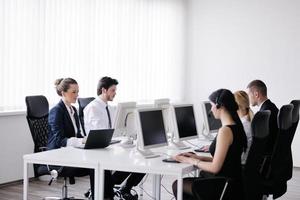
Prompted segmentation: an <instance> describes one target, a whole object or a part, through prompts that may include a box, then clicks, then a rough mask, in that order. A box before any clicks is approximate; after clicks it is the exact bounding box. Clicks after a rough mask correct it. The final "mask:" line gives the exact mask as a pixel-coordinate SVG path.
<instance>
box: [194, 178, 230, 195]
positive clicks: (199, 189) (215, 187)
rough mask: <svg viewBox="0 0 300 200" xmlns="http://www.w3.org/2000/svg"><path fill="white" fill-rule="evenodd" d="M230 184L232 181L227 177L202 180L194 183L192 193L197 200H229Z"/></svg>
mask: <svg viewBox="0 0 300 200" xmlns="http://www.w3.org/2000/svg"><path fill="white" fill-rule="evenodd" d="M230 184H231V179H229V178H226V177H218V176H215V177H208V178H201V179H199V180H196V181H194V182H193V184H192V192H193V195H194V196H195V197H196V199H197V200H225V199H228V200H229V199H231V198H230V192H229V187H230ZM203 188H205V190H204V189H203Z"/></svg>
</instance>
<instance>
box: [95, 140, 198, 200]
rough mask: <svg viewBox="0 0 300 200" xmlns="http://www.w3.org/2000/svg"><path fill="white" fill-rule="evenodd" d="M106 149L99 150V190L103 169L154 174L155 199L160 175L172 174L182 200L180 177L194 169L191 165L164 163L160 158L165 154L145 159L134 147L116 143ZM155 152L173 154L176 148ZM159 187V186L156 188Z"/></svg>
mask: <svg viewBox="0 0 300 200" xmlns="http://www.w3.org/2000/svg"><path fill="white" fill-rule="evenodd" d="M106 150H107V151H102V150H99V163H100V165H99V170H100V171H99V175H100V185H101V188H100V191H103V185H104V170H118V171H128V172H137V173H149V174H156V175H158V177H156V178H155V180H156V184H159V185H156V190H155V193H156V194H155V197H156V199H159V198H160V192H159V188H160V177H159V176H160V175H172V176H176V177H177V179H178V194H177V199H178V200H182V178H183V176H184V175H185V174H188V173H190V172H192V171H194V170H195V168H194V166H193V165H190V164H183V163H165V162H162V159H163V158H165V157H166V156H164V155H163V156H160V157H157V158H150V159H145V158H144V157H143V156H142V155H141V154H139V153H138V152H136V149H134V148H131V149H124V148H122V147H120V146H118V145H112V146H110V147H108V148H106ZM185 151H186V150H185ZM156 152H163V153H168V154H169V155H174V154H176V153H178V152H179V151H178V150H168V152H167V151H166V149H163V148H161V149H156ZM158 187H159V188H158ZM99 195H100V199H103V192H100V194H99Z"/></svg>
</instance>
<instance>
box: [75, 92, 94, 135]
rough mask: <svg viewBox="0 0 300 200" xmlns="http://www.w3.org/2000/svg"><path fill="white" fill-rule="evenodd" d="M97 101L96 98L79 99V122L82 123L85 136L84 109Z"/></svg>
mask: <svg viewBox="0 0 300 200" xmlns="http://www.w3.org/2000/svg"><path fill="white" fill-rule="evenodd" d="M94 99H95V97H87V98H78V105H79V120H80V123H81V127H82V130H83V132H84V134H85V135H86V132H85V129H84V114H83V109H84V108H85V107H86V106H87V105H88V104H89V103H90V102H91V101H93V100H94Z"/></svg>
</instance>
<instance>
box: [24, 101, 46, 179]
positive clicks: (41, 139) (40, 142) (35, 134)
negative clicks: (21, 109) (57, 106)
mask: <svg viewBox="0 0 300 200" xmlns="http://www.w3.org/2000/svg"><path fill="white" fill-rule="evenodd" d="M25 102H26V107H27V116H26V118H27V122H28V125H29V129H30V132H31V136H32V139H33V143H34V153H36V152H40V151H42V148H45V147H46V146H47V142H48V113H49V103H48V100H47V99H46V97H45V96H42V95H38V96H27V97H25ZM37 168H38V165H34V173H35V176H37V175H38V172H37Z"/></svg>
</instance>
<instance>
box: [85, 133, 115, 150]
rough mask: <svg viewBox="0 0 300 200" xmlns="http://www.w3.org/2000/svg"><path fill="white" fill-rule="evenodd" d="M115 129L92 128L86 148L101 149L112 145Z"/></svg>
mask: <svg viewBox="0 0 300 200" xmlns="http://www.w3.org/2000/svg"><path fill="white" fill-rule="evenodd" d="M113 133H114V129H99V130H90V132H89V135H88V137H87V140H86V143H85V145H84V146H83V148H84V149H99V148H105V147H107V146H108V145H110V142H111V138H112V136H113Z"/></svg>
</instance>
